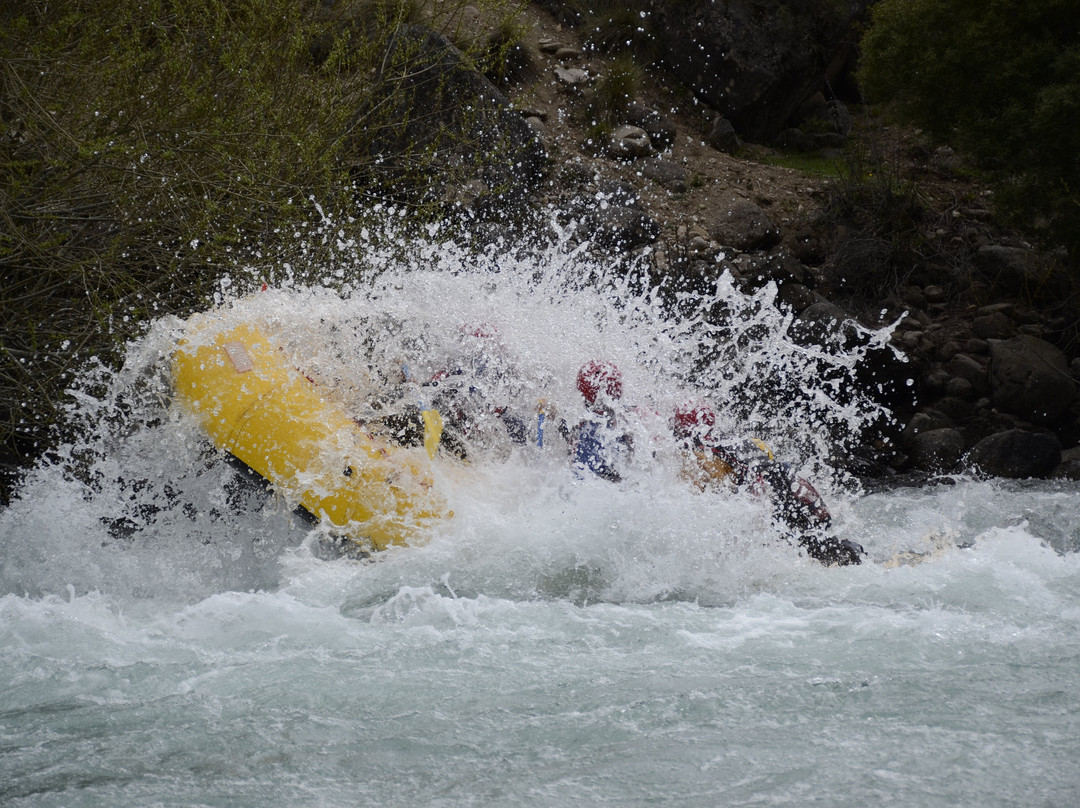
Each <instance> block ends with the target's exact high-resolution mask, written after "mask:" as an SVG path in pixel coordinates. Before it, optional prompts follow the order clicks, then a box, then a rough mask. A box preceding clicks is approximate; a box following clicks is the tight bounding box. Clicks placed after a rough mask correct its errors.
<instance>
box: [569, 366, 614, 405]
mask: <svg viewBox="0 0 1080 808" xmlns="http://www.w3.org/2000/svg"><path fill="white" fill-rule="evenodd" d="M577 389H578V390H580V391H581V395H583V396H584V397H585V402H586V403H587V404H588V405H589V406H590V407H591V406H593V405H594V404H596V397H597V396H598V395H599V394H600V393H604V394H605V395H606V396H607V397H608V398H622V373H621V372H619V368H618V367H616V365H615V364H614V363H612V362H586V363H585V364H584V365H582V366H581V370H579V371H578V375H577Z"/></svg>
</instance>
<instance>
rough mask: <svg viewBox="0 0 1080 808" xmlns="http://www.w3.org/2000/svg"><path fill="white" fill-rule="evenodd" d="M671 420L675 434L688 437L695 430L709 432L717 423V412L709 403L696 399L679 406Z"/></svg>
mask: <svg viewBox="0 0 1080 808" xmlns="http://www.w3.org/2000/svg"><path fill="white" fill-rule="evenodd" d="M671 420H672V427H673V428H674V430H675V434H676V435H678V436H679V437H686V436H688V435H691V434H693V433H695V432H697V433H702V432H708V431H709V430H710V429H711V428H712V427H713V425H714V424H715V423H716V413H715V412H713V408H712V407H710V406H709V405H708V403H706V402H705V401H702V400H701V399H696V400H694V401H687V402H684V403H682V404H680V405H679V406H677V407H676V408H675V415H674V416H673V417H672V419H671Z"/></svg>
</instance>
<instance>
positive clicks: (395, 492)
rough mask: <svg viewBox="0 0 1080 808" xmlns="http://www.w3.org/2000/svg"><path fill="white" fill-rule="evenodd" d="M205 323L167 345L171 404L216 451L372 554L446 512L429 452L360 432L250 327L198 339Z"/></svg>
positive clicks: (405, 540) (417, 539) (416, 534)
mask: <svg viewBox="0 0 1080 808" xmlns="http://www.w3.org/2000/svg"><path fill="white" fill-rule="evenodd" d="M213 325H214V323H213V321H212V320H210V319H209V318H206V317H205V316H204V317H202V318H199V319H196V318H193V319H192V321H190V322H189V331H190V334H191V337H192V338H191V339H189V340H185V341H182V342H181V344H180V346H179V347H178V348H177V350H176V351H175V353H174V355H173V362H172V376H173V382H174V386H175V389H176V393H177V400H178V402H179V403H180V404H181V406H183V407H184V408H185V409H186V410H188V411H189V412H191V413H192V414H194V415H195V417H196V418H197V419H198V421H199V423H200V425H201V426H202V428H203V430H204V431H205V432H206V434H207V435H208V436H209V438H210V440H211V442H212V443H213V444H214V445H215V446H216V447H217V448H219V449H221V450H223V451H225V452H228V453H229V454H231V455H232V456H234V457H235V458H236V459H237V460H239V461H240V462H241V463H243V464H245V465H246V466H248V467H250V468H251V469H253V470H254V471H255V472H257V473H258V474H259V475H261V476H263V477H265V478H266V479H267V480H268V481H269V482H270V484H271V485H272V486H273V487H274V488H275V490H277V491H279V492H280V493H282V494H284V495H285V496H286V498H287V499H289V500H290V501H292V502H294V503H296V504H299V505H301V506H303V508H304V509H306V510H307V511H309V512H310V513H312V514H313V515H315V516H316V517H318V518H319V520H320V521H321V522H323V523H324V524H326V525H327V526H328V527H329V528H330V529H331V531H332V532H334V533H335V534H338V535H343V536H347V537H348V538H350V539H352V540H353V541H355V542H358V543H361V544H365V545H370V546H371V547H372V548H373V549H375V550H383V549H386V548H387V547H389V546H390V545H397V544H416V543H421V542H423V541H425V540H426V538H427V535H428V533H429V531H430V529H431V528H432V527H433V524H434V523H435V522H436V521H437V520H438V519H441V518H444V517H446V516H449V515H450V513H449V512H448V511H447V509H446V503H445V500H444V499H443V497H442V496H441V495H440V494H439V493H438V492H437V491H436V490H435V487H434V479H433V475H432V469H431V464H430V457H429V456H428V451H429V450H426V449H425V448H424V447H421V448H418V449H415V450H413V449H406V448H403V447H400V446H397V445H395V444H392V443H389V442H387V441H384V440H382V439H380V438H378V437H376V436H374V435H372V434H370V433H368V432H367V431H365V430H364V428H363V427H362V425H360V424H359V423H357V422H356V421H355V420H354V419H353V418H351V417H350V416H349V414H348V413H347V412H346V411H345V410H344V409H343V408H342V407H341V406H340V405H338V404H336V403H334V402H331V401H328V400H326V399H325V398H324V397H323V396H322V395H320V392H319V390H318V389H317V387H316V385H315V384H314V383H313V382H311V381H310V380H309V379H308V378H306V377H305V376H304V375H303V374H302V373H301V372H300V371H298V370H295V369H294V368H292V367H291V366H290V365H289V364H288V362H287V361H286V358H285V354H284V353H283V352H282V351H281V350H279V349H278V348H277V347H276V346H275V345H274V343H273V342H272V341H271V340H270V339H269V338H268V337H267V336H266V335H265V334H263V333H262V332H261V331H260V330H259V329H258V328H256V327H255V326H254V325H252V324H250V323H245V324H242V325H239V326H236V327H234V328H229V329H224V330H222V331H220V333H217V334H213V335H212V336H211V337H210V338H208V339H203V338H202V337H203V333H205V332H208V331H209V330H210V329H211V328H212V327H213ZM200 332H203V333H200ZM210 333H212V332H210ZM196 336H198V337H199V339H195V337H196ZM436 421H437V414H435V416H432V422H433V423H432V425H433V426H435V423H436ZM436 440H437V438H436ZM428 443H429V446H430V443H431V441H430V440H429V441H428Z"/></svg>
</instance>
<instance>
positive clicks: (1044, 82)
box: [859, 0, 1080, 262]
mask: <svg viewBox="0 0 1080 808" xmlns="http://www.w3.org/2000/svg"><path fill="white" fill-rule="evenodd" d="M1078 19H1080V3H1078V2H1077V0H1040V2H1036V3H1032V2H1027V0H882V2H880V3H879V4H878V5H876V6H875V7H874V11H873V14H872V17H871V20H870V23H869V26H868V28H867V30H866V33H865V36H864V37H863V40H862V61H861V65H860V69H859V79H860V82H861V84H862V87H863V89H864V91H865V93H866V95H867V97H868V99H869V100H871V101H890V102H892V103H893V104H895V108H896V109H897V110H898V111H899V112H900V114H901V115H902V116H903V117H904V118H905V119H906V120H908V121H909V122H912V123H914V124H916V125H918V126H921V127H923V128H924V129H925V130H926V131H927V132H928V133H929V134H931V135H932V136H934V137H935V138H936V139H937V140H938V141H939V142H945V143H948V144H950V145H952V146H954V147H955V148H957V149H958V150H959V151H961V152H962V153H965V154H967V155H968V156H970V157H971V158H973V159H974V160H976V161H977V163H978V164H979V165H980V167H982V168H984V169H986V170H987V171H989V172H990V175H991V176H992V177H994V178H995V180H996V183H997V191H998V198H999V202H1000V205H1001V209H1002V211H1003V212H1005V213H1007V214H1008V215H1010V216H1011V217H1012V218H1013V219H1014V220H1015V221H1016V222H1017V223H1020V224H1023V225H1026V229H1028V230H1029V231H1031V230H1040V231H1041V233H1042V235H1043V236H1044V237H1045V238H1046V239H1047V240H1048V241H1049V242H1050V243H1057V244H1064V245H1065V246H1066V247H1068V249H1069V250H1070V252H1071V254H1072V258H1073V261H1074V262H1075V261H1076V260H1077V256H1078V255H1080V25H1078V24H1077V20H1078Z"/></svg>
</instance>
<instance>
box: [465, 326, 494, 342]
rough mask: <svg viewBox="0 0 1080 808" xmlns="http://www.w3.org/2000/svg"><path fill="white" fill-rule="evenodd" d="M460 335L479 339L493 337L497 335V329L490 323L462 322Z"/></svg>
mask: <svg viewBox="0 0 1080 808" xmlns="http://www.w3.org/2000/svg"><path fill="white" fill-rule="evenodd" d="M461 335H462V336H463V337H477V338H479V339H495V338H497V337H498V336H499V329H498V327H497V326H494V325H492V324H491V323H464V324H462V326H461Z"/></svg>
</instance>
